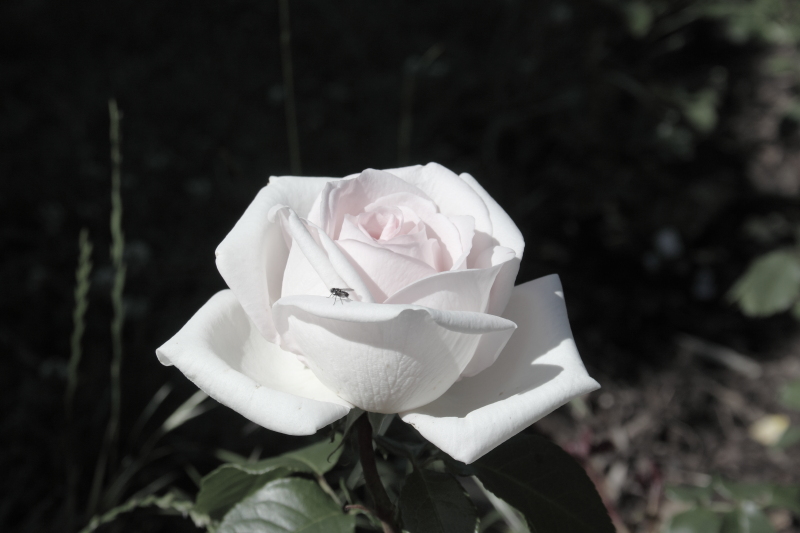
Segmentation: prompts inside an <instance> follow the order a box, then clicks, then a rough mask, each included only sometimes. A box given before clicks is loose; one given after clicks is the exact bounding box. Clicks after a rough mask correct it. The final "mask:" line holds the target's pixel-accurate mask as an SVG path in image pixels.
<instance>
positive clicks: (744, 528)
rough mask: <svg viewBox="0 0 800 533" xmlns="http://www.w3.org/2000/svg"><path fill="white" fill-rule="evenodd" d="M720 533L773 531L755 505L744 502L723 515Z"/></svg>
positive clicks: (766, 532) (771, 532)
mask: <svg viewBox="0 0 800 533" xmlns="http://www.w3.org/2000/svg"><path fill="white" fill-rule="evenodd" d="M721 533H775V530H774V529H773V528H772V526H771V525H770V523H769V520H767V517H766V516H764V513H762V512H761V510H760V509H759V508H758V506H757V505H756V504H755V503H753V502H744V503H743V504H742V505H741V507H739V508H737V509H736V510H735V511H733V512H731V513H728V514H726V515H725V517H724V518H723V521H722V530H721Z"/></svg>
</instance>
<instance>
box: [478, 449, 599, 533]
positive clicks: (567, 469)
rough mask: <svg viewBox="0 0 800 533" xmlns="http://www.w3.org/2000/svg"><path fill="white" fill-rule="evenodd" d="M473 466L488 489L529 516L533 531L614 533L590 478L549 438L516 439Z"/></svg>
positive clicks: (527, 517)
mask: <svg viewBox="0 0 800 533" xmlns="http://www.w3.org/2000/svg"><path fill="white" fill-rule="evenodd" d="M471 467H472V470H473V471H474V472H475V474H476V475H477V476H478V478H479V479H480V480H481V482H482V483H483V484H484V486H485V487H486V488H487V489H488V490H489V491H491V492H492V493H493V494H495V495H496V496H498V497H499V498H502V499H503V500H505V501H506V502H508V503H509V504H511V505H512V506H513V507H515V508H517V509H518V510H519V511H520V512H522V514H524V515H525V518H526V519H527V520H528V524H529V526H530V529H531V531H536V532H550V531H569V532H570V533H584V532H585V533H605V532H608V533H614V526H613V525H612V524H611V519H610V518H609V517H608V512H607V511H606V509H605V507H604V506H603V502H602V500H601V499H600V495H599V494H598V493H597V490H596V489H595V487H594V484H593V483H592V481H591V480H590V479H589V476H587V475H586V472H585V471H584V470H583V468H581V466H580V465H579V464H578V463H577V462H576V461H575V460H574V459H573V458H572V457H571V456H570V455H569V454H567V453H566V452H565V451H564V450H562V449H561V448H559V447H558V446H557V445H555V444H553V443H552V442H550V441H549V440H547V439H544V438H542V437H538V436H534V435H518V436H517V437H514V438H513V439H511V440H509V441H508V442H506V443H505V444H503V445H502V446H500V447H499V448H496V449H495V450H493V451H491V452H489V453H488V454H486V455H485V456H483V457H482V458H480V459H478V460H477V461H475V462H474V463H473V464H472V465H471Z"/></svg>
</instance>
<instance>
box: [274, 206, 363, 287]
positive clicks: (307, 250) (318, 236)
mask: <svg viewBox="0 0 800 533" xmlns="http://www.w3.org/2000/svg"><path fill="white" fill-rule="evenodd" d="M269 216H270V218H276V217H280V218H281V220H282V226H283V228H284V229H285V230H286V231H287V232H289V234H290V235H291V238H292V243H293V244H292V250H294V249H295V248H298V249H299V250H300V251H301V252H302V256H301V255H300V254H298V253H294V254H293V253H290V254H289V258H288V260H287V262H286V272H285V273H284V284H283V286H284V289H288V290H290V291H295V290H296V291H298V292H289V293H284V294H314V292H316V291H309V289H308V288H305V289H304V288H301V287H299V286H298V285H299V284H300V283H304V284H306V285H307V284H309V283H313V284H315V289H318V288H319V283H318V281H319V280H321V281H322V283H324V284H325V286H326V287H327V289H328V290H330V289H332V288H342V289H343V288H345V287H346V288H349V289H350V290H351V291H353V297H354V298H355V299H358V300H361V301H364V302H374V301H375V300H374V299H373V296H372V294H371V292H370V289H369V288H368V286H367V285H366V283H365V282H364V280H363V279H362V277H361V275H360V274H359V272H358V271H357V270H356V268H355V266H354V265H353V264H352V263H351V262H350V260H349V259H348V258H347V257H345V255H344V254H343V253H342V251H341V250H340V249H339V247H338V246H336V243H334V242H333V241H332V240H331V238H330V237H328V236H327V235H326V234H325V233H324V232H323V231H321V230H320V229H319V228H318V227H316V226H314V225H313V224H311V223H310V222H308V221H304V220H301V219H300V217H298V216H297V214H296V213H295V212H294V211H292V210H291V209H289V208H288V207H284V206H275V207H273V208H272V210H270V214H269ZM295 252H296V250H295ZM303 258H305V259H306V260H307V261H308V263H309V264H310V265H311V267H312V268H313V270H314V271H315V272H316V273H317V275H318V276H319V277H318V278H316V277H315V276H309V275H308V269H307V268H304V269H303V270H302V273H303V275H302V277H300V278H298V277H297V273H296V272H294V270H293V269H294V268H295V267H296V265H295V264H294V261H295V260H299V261H302V260H303ZM287 278H288V279H287ZM298 282H300V283H298ZM326 292H327V291H326Z"/></svg>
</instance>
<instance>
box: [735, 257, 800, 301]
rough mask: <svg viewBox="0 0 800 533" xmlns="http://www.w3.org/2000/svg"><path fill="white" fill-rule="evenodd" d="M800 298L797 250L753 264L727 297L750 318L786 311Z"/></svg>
mask: <svg viewBox="0 0 800 533" xmlns="http://www.w3.org/2000/svg"><path fill="white" fill-rule="evenodd" d="M798 296H800V260H799V259H798V253H797V250H795V249H782V250H775V251H774V252H770V253H768V254H766V255H763V256H761V257H759V258H758V259H756V260H755V261H753V263H752V264H751V265H750V267H749V268H748V269H747V272H745V274H744V275H743V276H742V277H741V278H739V280H738V281H737V282H736V284H735V285H734V286H733V288H732V289H731V290H730V292H729V293H728V298H729V299H730V300H731V301H733V302H737V303H738V304H739V307H740V308H741V309H742V312H743V313H744V314H746V315H748V316H768V315H773V314H775V313H780V312H782V311H786V310H787V309H789V308H790V307H792V305H793V304H794V303H795V301H796V300H797V298H798Z"/></svg>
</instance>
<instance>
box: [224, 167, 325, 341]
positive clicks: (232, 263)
mask: <svg viewBox="0 0 800 533" xmlns="http://www.w3.org/2000/svg"><path fill="white" fill-rule="evenodd" d="M329 181H331V178H295V177H283V178H274V177H273V178H270V182H269V185H267V186H266V187H264V188H263V189H261V190H260V191H259V193H258V195H256V197H255V199H254V200H253V202H252V203H251V204H250V206H249V207H248V208H247V210H246V211H245V212H244V214H243V215H242V218H240V219H239V221H238V222H237V223H236V225H235V226H234V227H233V229H232V230H231V232H230V233H228V235H227V236H226V237H225V239H224V240H223V241H222V243H220V245H219V246H218V247H217V251H216V255H217V269H218V270H219V273H220V274H221V275H222V278H223V279H224V280H225V283H227V284H228V287H230V288H231V290H233V292H234V293H235V294H236V297H237V298H238V299H239V302H241V304H242V307H243V308H244V310H245V311H246V312H247V314H248V316H249V317H250V319H251V320H252V321H253V323H254V324H255V325H256V327H257V328H258V330H259V331H260V332H261V334H262V335H264V337H266V338H267V339H269V340H271V341H275V340H277V337H276V334H275V328H274V326H273V323H272V316H271V313H270V308H271V307H272V304H273V303H274V302H275V300H277V299H278V298H280V296H281V283H282V282H283V271H284V267H285V266H286V259H287V257H288V255H289V249H288V248H287V246H286V243H285V241H284V238H283V232H282V230H281V228H280V226H279V225H278V224H273V223H271V222H270V221H269V220H268V217H267V214H268V213H269V211H270V209H272V207H273V206H275V205H278V204H282V205H286V206H289V207H291V208H292V209H294V211H295V212H297V213H299V214H300V216H305V215H306V214H307V213H308V211H309V209H311V204H312V203H313V202H314V200H315V199H316V198H317V197H318V196H319V194H320V192H322V189H323V188H324V187H325V184H326V183H327V182H329Z"/></svg>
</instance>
